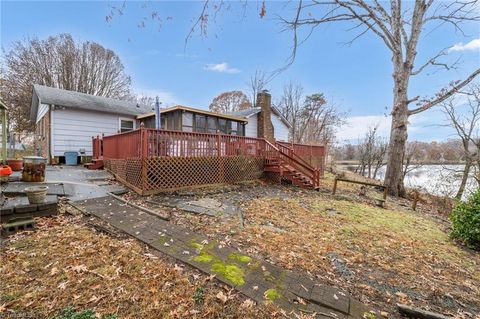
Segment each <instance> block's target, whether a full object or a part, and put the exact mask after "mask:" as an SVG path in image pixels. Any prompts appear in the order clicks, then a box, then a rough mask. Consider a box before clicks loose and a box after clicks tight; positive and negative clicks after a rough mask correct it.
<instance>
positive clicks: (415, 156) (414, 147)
mask: <svg viewBox="0 0 480 319" xmlns="http://www.w3.org/2000/svg"><path fill="white" fill-rule="evenodd" d="M422 155H423V152H422V148H421V145H420V143H419V142H417V141H413V142H408V143H407V147H406V149H405V158H404V161H403V178H405V176H407V174H408V173H410V172H412V171H414V170H416V169H418V168H420V167H422V166H423V165H422V163H421V160H422Z"/></svg>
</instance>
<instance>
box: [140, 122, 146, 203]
mask: <svg viewBox="0 0 480 319" xmlns="http://www.w3.org/2000/svg"><path fill="white" fill-rule="evenodd" d="M147 138H148V134H147V131H146V130H145V127H144V126H143V123H141V124H140V143H141V151H140V161H141V164H142V195H143V193H144V192H145V191H146V190H147V185H148V181H147V179H148V165H147V155H148V154H147V153H148V140H147Z"/></svg>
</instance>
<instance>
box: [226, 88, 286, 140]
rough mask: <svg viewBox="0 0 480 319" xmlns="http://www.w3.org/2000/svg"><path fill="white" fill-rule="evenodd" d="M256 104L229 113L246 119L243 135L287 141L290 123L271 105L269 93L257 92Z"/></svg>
mask: <svg viewBox="0 0 480 319" xmlns="http://www.w3.org/2000/svg"><path fill="white" fill-rule="evenodd" d="M257 105H260V106H259V107H253V108H249V109H245V110H240V111H236V112H232V113H230V115H234V116H238V117H243V118H245V119H246V120H247V121H248V123H247V124H246V125H245V136H246V137H258V138H267V139H270V140H271V137H273V138H274V139H275V140H276V141H280V142H288V141H289V132H290V129H291V128H292V125H291V124H290V122H288V121H287V119H286V118H285V117H284V116H283V115H282V114H281V113H280V111H279V110H278V109H277V108H276V107H274V106H272V105H271V96H270V94H269V93H267V92H266V91H265V92H261V93H259V94H258V96H257ZM270 123H271V124H270Z"/></svg>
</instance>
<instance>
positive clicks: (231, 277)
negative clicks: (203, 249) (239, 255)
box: [211, 261, 245, 286]
mask: <svg viewBox="0 0 480 319" xmlns="http://www.w3.org/2000/svg"><path fill="white" fill-rule="evenodd" d="M211 270H212V271H213V272H214V273H216V274H219V275H221V276H223V277H224V278H225V279H227V280H228V281H230V282H231V283H233V284H234V285H235V286H242V285H244V284H245V272H244V271H243V269H242V268H240V267H238V266H237V265H232V264H226V263H223V262H221V261H216V262H215V263H214V264H213V265H212V268H211Z"/></svg>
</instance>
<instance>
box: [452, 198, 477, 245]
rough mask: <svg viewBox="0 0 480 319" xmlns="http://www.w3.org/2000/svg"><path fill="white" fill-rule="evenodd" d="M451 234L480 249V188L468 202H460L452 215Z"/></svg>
mask: <svg viewBox="0 0 480 319" xmlns="http://www.w3.org/2000/svg"><path fill="white" fill-rule="evenodd" d="M450 219H451V220H452V232H451V236H452V237H453V238H456V239H460V240H462V241H464V242H465V244H466V245H467V246H469V247H471V248H474V249H478V250H480V189H478V190H477V191H476V192H475V193H473V194H472V195H471V196H470V197H469V198H468V200H467V201H466V202H459V203H458V204H457V205H456V206H455V208H454V209H453V211H452V214H451V215H450Z"/></svg>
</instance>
